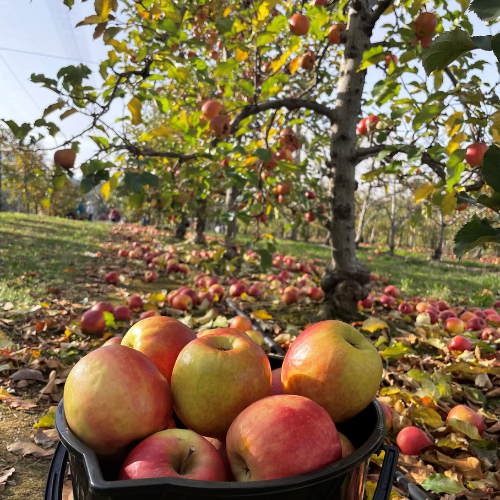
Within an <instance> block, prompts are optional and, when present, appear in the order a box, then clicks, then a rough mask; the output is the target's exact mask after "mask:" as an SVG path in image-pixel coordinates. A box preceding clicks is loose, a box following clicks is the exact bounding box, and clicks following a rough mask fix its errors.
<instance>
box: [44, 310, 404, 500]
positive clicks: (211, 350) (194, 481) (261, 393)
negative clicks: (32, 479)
mask: <svg viewBox="0 0 500 500" xmlns="http://www.w3.org/2000/svg"><path fill="white" fill-rule="evenodd" d="M108 342H109V343H108ZM108 342H107V343H106V344H105V345H103V346H102V347H100V348H98V349H96V350H95V351H93V352H91V353H89V354H88V355H87V356H85V357H84V358H82V359H81V360H80V361H79V362H78V363H77V364H76V365H75V367H74V368H73V370H72V371H71V373H70V375H69V377H68V379H67V381H66V385H65V388H64V398H63V400H62V401H61V403H60V404H59V407H58V409H57V413H56V428H57V431H58V434H59V437H60V443H59V446H58V448H57V450H56V453H55V455H54V458H53V461H52V464H51V469H50V472H49V479H48V482H47V487H46V492H45V498H46V499H47V500H60V498H61V490H62V484H63V481H64V473H65V466H66V463H67V461H68V459H69V463H70V468H71V475H72V484H73V493H74V498H75V500H104V499H108V500H109V499H130V500H136V499H137V500H139V499H147V500H156V499H157V500H160V499H168V500H181V499H182V500H195V499H201V498H204V499H206V498H227V499H237V498H238V499H239V498H245V499H247V500H253V499H257V498H258V499H259V500H262V499H272V500H281V499H287V500H292V499H308V500H315V499H318V500H320V499H321V500H327V499H349V500H361V499H362V498H363V491H364V482H365V478H366V470H367V465H368V460H369V458H370V456H371V455H372V454H373V453H379V452H380V451H381V450H382V449H383V450H384V451H385V457H384V463H383V466H382V471H381V474H380V480H379V483H378V486H377V491H376V494H375V497H374V498H376V499H377V500H382V499H388V498H389V494H390V491H391V484H392V480H393V474H394V469H395V466H396V461H397V450H396V449H395V448H393V447H390V446H385V445H383V440H384V436H385V416H384V413H383V410H382V408H381V407H380V405H379V404H378V403H377V402H376V401H375V400H374V399H373V397H374V396H375V393H376V392H377V390H378V388H379V384H380V381H381V376H382V362H381V358H380V356H379V354H378V352H377V350H376V349H375V348H374V347H373V345H372V344H371V343H370V342H369V341H368V340H367V339H365V337H364V336H363V335H362V334H360V333H359V332H358V331H357V330H356V329H355V328H353V327H351V326H350V325H348V324H345V323H342V322H340V321H323V322H320V323H316V324H315V325H312V326H310V327H309V328H307V329H306V330H305V331H304V332H302V333H301V334H300V335H299V336H298V337H297V339H296V340H295V341H294V342H293V344H292V345H291V346H290V348H289V350H288V352H287V354H286V356H285V357H284V358H283V357H278V356H273V355H266V353H265V352H264V351H263V350H262V348H261V347H260V346H259V345H257V344H256V343H254V342H253V341H252V340H251V338H250V337H249V336H248V335H247V334H246V333H244V332H242V331H240V330H237V329H234V328H219V329H215V330H207V331H204V332H202V333H199V334H198V336H196V334H195V333H194V332H193V331H192V330H191V329H190V328H188V327H187V326H185V325H184V324H182V323H180V322H179V321H177V320H175V319H173V318H167V317H164V316H156V317H152V318H147V319H145V320H142V321H139V322H138V323H137V324H136V325H134V326H133V327H132V328H131V329H130V330H129V331H128V333H127V334H126V335H125V337H124V338H123V339H118V340H111V342H110V341H108ZM118 342H119V343H118Z"/></svg>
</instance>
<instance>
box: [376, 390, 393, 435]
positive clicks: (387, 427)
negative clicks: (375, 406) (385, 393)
mask: <svg viewBox="0 0 500 500" xmlns="http://www.w3.org/2000/svg"><path fill="white" fill-rule="evenodd" d="M377 401H378V403H379V405H380V406H381V407H382V410H384V415H385V432H386V434H389V433H390V432H391V431H392V420H393V419H392V412H391V409H390V408H389V407H388V406H387V405H386V404H385V403H382V401H380V400H379V399H378V398H377Z"/></svg>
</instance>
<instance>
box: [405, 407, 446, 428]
mask: <svg viewBox="0 0 500 500" xmlns="http://www.w3.org/2000/svg"><path fill="white" fill-rule="evenodd" d="M410 418H411V419H412V420H415V421H416V422H419V423H420V424H425V425H429V426H431V427H434V428H437V427H441V426H442V425H444V422H443V420H442V419H441V416H440V415H439V413H438V412H437V411H436V410H433V409H432V408H425V407H424V406H417V407H415V408H414V409H413V411H412V412H411V415H410Z"/></svg>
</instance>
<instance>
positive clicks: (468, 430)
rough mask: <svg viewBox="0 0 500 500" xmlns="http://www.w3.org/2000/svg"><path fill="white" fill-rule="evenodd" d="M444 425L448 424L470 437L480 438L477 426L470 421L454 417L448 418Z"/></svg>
mask: <svg viewBox="0 0 500 500" xmlns="http://www.w3.org/2000/svg"><path fill="white" fill-rule="evenodd" d="M446 425H449V426H450V427H451V428H452V429H454V430H455V431H457V432H461V433H462V434H465V435H466V436H467V437H469V438H471V439H477V440H479V441H480V440H481V436H480V435H479V432H478V430H477V427H476V426H475V425H473V424H471V423H470V422H464V421H463V420H458V419H456V418H449V419H448V420H446Z"/></svg>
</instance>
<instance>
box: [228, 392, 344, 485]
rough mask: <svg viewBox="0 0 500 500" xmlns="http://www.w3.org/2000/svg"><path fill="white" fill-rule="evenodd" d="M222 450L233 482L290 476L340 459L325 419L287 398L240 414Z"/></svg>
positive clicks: (305, 402) (313, 407)
mask: <svg viewBox="0 0 500 500" xmlns="http://www.w3.org/2000/svg"><path fill="white" fill-rule="evenodd" d="M277 429H279V432H276V430H277ZM226 445H227V455H228V458H229V463H230V464H231V470H232V471H233V474H234V477H235V478H236V480H237V481H261V480H267V479H278V478H281V477H289V476H294V475H296V474H303V473H305V472H309V471H312V470H316V469H319V468H320V467H324V466H326V465H329V464H331V463H333V462H336V461H338V460H340V459H341V458H342V445H341V443H340V438H339V435H338V433H337V429H336V427H335V424H334V423H333V422H332V421H331V419H330V417H329V415H328V413H327V412H326V411H325V410H324V409H323V408H321V406H319V405H318V404H317V403H315V402H314V401H311V400H310V399H307V398H304V397H301V396H295V395H287V394H283V395H280V396H272V397H269V398H264V399H261V400H260V401H257V402H255V403H253V404H252V405H250V406H249V407H248V408H246V409H245V410H243V411H242V412H241V413H240V414H239V415H238V416H237V417H236V419H235V420H234V422H233V423H232V424H231V427H230V428H229V431H228V433H227V437H226Z"/></svg>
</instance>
